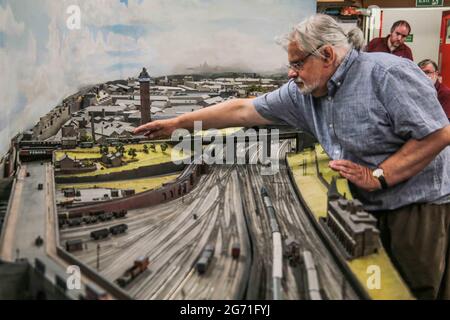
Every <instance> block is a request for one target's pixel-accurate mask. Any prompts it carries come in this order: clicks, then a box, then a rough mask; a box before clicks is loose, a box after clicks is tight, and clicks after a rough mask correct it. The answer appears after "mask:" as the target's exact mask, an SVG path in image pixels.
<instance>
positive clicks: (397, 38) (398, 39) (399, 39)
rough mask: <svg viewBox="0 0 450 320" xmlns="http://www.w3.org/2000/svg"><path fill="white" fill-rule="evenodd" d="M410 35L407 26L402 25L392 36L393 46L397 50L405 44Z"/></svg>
mask: <svg viewBox="0 0 450 320" xmlns="http://www.w3.org/2000/svg"><path fill="white" fill-rule="evenodd" d="M408 34H409V30H408V28H407V27H406V26H404V25H401V26H398V27H396V28H395V29H394V31H393V32H392V33H391V35H390V40H391V44H392V45H393V46H394V47H396V48H397V47H398V46H400V45H402V44H404V43H405V40H406V37H407V36H408Z"/></svg>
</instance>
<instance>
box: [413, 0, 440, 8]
mask: <svg viewBox="0 0 450 320" xmlns="http://www.w3.org/2000/svg"><path fill="white" fill-rule="evenodd" d="M443 5H444V0H416V7H442V6H443Z"/></svg>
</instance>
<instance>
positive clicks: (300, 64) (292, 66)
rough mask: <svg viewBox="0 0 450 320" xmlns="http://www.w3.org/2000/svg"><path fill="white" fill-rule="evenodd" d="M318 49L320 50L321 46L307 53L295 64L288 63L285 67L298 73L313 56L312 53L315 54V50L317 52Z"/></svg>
mask: <svg viewBox="0 0 450 320" xmlns="http://www.w3.org/2000/svg"><path fill="white" fill-rule="evenodd" d="M320 48H322V46H319V47H317V48H316V49H314V50H313V51H312V52H310V53H308V54H307V55H306V56H305V57H304V58H303V59H301V60H299V61H296V62H290V63H289V64H287V65H286V67H287V68H288V69H292V70H294V71H300V70H301V69H303V67H304V65H305V63H306V60H307V59H308V58H309V57H310V56H311V55H313V53H314V52H317V50H319V49H320Z"/></svg>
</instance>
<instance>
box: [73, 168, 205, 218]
mask: <svg viewBox="0 0 450 320" xmlns="http://www.w3.org/2000/svg"><path fill="white" fill-rule="evenodd" d="M206 171H207V166H206V165H190V166H189V167H188V168H187V169H186V170H185V171H184V172H183V174H182V175H181V176H180V177H178V178H177V179H176V180H175V181H173V182H170V183H166V184H164V185H163V186H162V187H160V188H158V189H154V190H148V191H145V192H142V193H139V194H136V195H132V196H129V197H126V198H121V199H114V200H110V201H104V202H102V203H98V204H94V205H87V206H84V207H82V208H80V207H78V208H71V209H69V210H68V212H70V213H72V212H76V213H79V212H81V213H88V212H90V211H99V210H105V211H119V210H130V209H138V208H145V207H150V206H154V205H157V204H161V203H164V202H169V201H171V200H174V199H177V198H179V197H182V196H183V195H185V194H187V193H188V192H190V191H191V190H192V189H194V187H195V186H196V184H197V182H198V181H199V180H200V178H201V175H202V174H204V173H205V172H206Z"/></svg>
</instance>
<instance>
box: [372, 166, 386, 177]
mask: <svg viewBox="0 0 450 320" xmlns="http://www.w3.org/2000/svg"><path fill="white" fill-rule="evenodd" d="M372 174H373V176H374V177H376V178H379V177H381V176H382V175H383V174H384V172H383V169H380V168H378V169H375V170H374V171H373V173H372Z"/></svg>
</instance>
